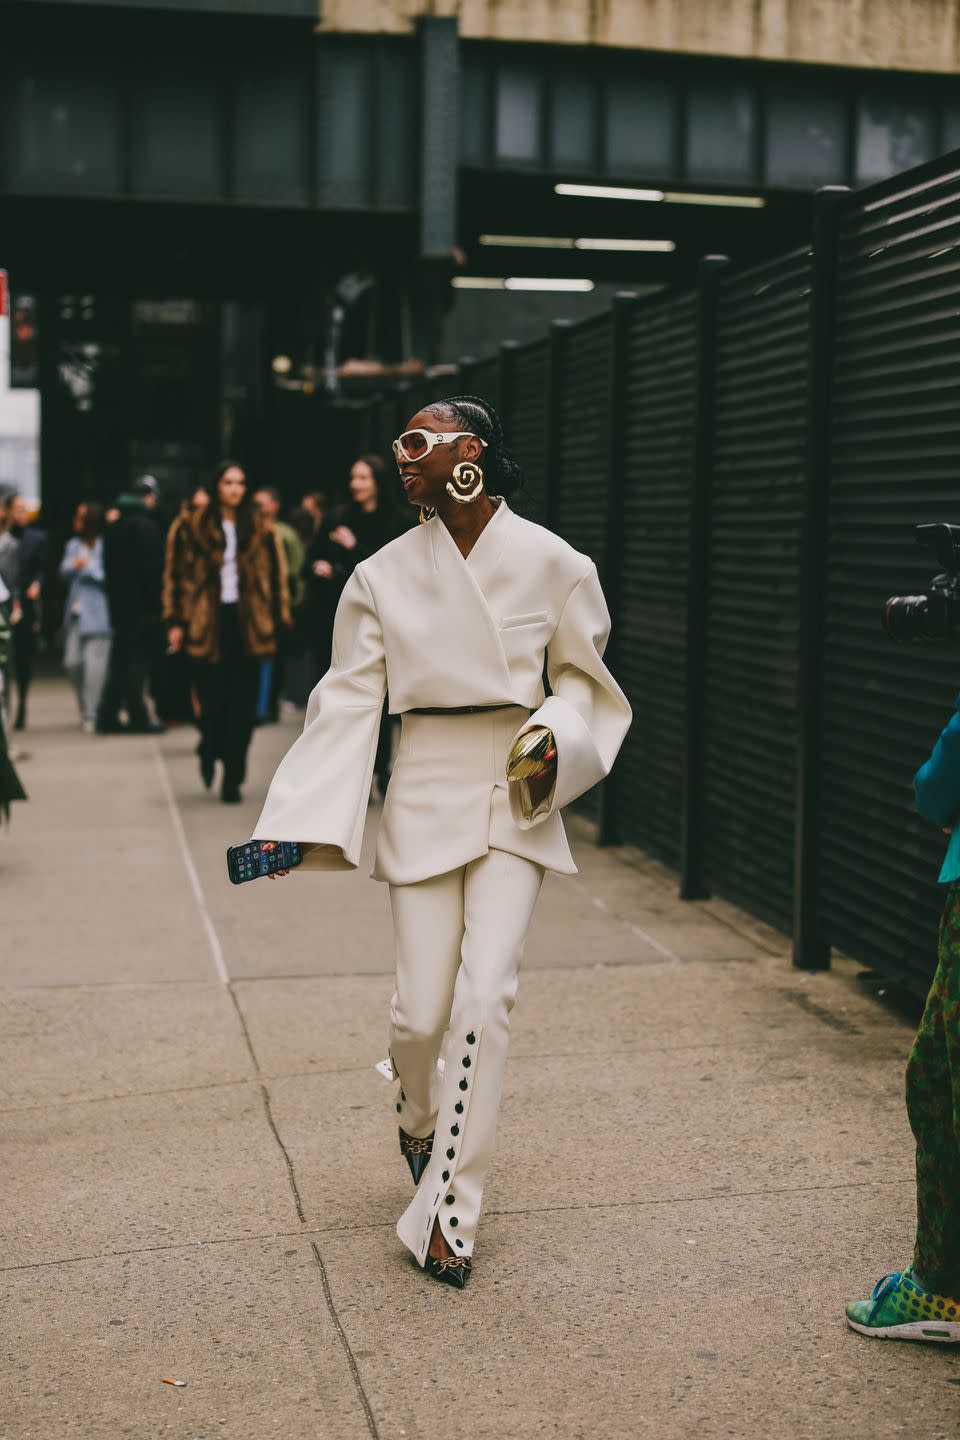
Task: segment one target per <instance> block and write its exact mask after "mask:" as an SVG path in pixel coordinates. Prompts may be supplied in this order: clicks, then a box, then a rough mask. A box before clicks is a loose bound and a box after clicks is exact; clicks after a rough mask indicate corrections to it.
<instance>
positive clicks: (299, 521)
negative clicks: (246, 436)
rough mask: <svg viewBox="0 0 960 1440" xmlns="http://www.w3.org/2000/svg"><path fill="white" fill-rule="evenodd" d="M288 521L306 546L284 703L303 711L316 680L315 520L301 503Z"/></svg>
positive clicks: (288, 657) (301, 542)
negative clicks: (311, 597) (313, 645)
mask: <svg viewBox="0 0 960 1440" xmlns="http://www.w3.org/2000/svg"><path fill="white" fill-rule="evenodd" d="M287 520H288V523H289V524H290V526H291V527H292V528H293V529H294V530H295V531H296V532H297V534H298V535H299V537H300V544H301V545H302V547H303V563H302V565H301V566H300V594H301V603H300V605H299V607H298V608H297V609H295V610H293V611H292V612H291V619H292V620H293V629H292V630H291V631H290V638H289V642H288V646H287V673H286V678H285V680H284V687H283V700H282V703H283V705H285V706H289V707H291V708H293V709H297V710H302V709H304V707H305V706H306V703H307V700H308V698H309V695H310V691H311V690H312V689H313V686H314V684H315V683H316V682H315V680H314V678H313V659H312V652H311V647H310V602H309V593H310V584H311V580H312V575H311V573H310V564H309V560H308V558H307V556H308V554H309V550H310V545H311V544H312V542H313V538H314V536H313V519H312V517H311V516H310V514H309V512H308V511H306V510H304V508H303V506H302V505H298V506H297V507H296V509H295V510H291V511H290V514H289V515H288V517H287ZM317 678H319V677H317Z"/></svg>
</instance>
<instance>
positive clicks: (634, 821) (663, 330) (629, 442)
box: [613, 295, 696, 865]
mask: <svg viewBox="0 0 960 1440" xmlns="http://www.w3.org/2000/svg"><path fill="white" fill-rule="evenodd" d="M627 368H628V395H629V404H628V406H627V410H626V413H625V414H624V415H623V416H622V417H621V418H622V423H623V424H624V425H625V426H626V428H627V435H626V446H625V455H626V461H625V468H626V473H625V475H624V485H625V501H624V514H623V529H624V539H623V545H624V556H623V581H622V598H621V609H620V617H619V626H620V631H619V673H618V676H617V678H618V680H619V681H620V683H621V685H622V686H623V688H624V690H625V691H626V693H627V695H628V697H629V699H630V703H631V704H632V706H633V710H634V719H633V726H632V728H631V730H630V733H629V735H628V736H627V739H626V742H625V743H624V746H623V749H622V751H621V753H620V758H619V760H618V762H617V772H616V774H617V780H616V786H615V787H614V790H613V803H615V805H616V807H617V819H618V824H619V828H620V831H621V833H622V835H623V838H624V839H625V840H627V841H629V842H631V843H633V844H636V845H641V846H643V847H644V848H645V849H648V850H650V851H652V852H653V853H654V854H657V855H660V856H661V857H662V858H663V859H664V860H666V861H667V862H668V863H669V864H672V865H676V864H677V862H678V859H679V853H680V821H681V796H680V779H681V765H682V739H681V737H682V735H683V729H684V690H685V684H684V663H685V655H686V583H687V548H688V530H689V518H690V494H691V485H692V479H693V426H694V414H695V404H696V394H695V390H696V301H695V298H694V297H693V296H692V295H686V296H682V297H680V298H679V299H671V300H668V301H654V302H653V303H651V304H650V305H648V306H645V307H640V308H638V309H637V311H636V313H635V315H634V317H633V324H632V327H631V335H630V344H629V351H628V367H627Z"/></svg>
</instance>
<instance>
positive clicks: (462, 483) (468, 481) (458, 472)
mask: <svg viewBox="0 0 960 1440" xmlns="http://www.w3.org/2000/svg"><path fill="white" fill-rule="evenodd" d="M482 493H483V471H482V470H481V469H480V466H479V465H475V464H474V463H473V461H472V460H461V461H460V464H459V465H454V467H453V474H452V475H451V477H450V479H449V480H448V481H447V494H448V495H449V496H450V498H451V500H456V501H457V503H458V504H459V505H472V503H473V501H474V500H479V498H480V496H481V495H482Z"/></svg>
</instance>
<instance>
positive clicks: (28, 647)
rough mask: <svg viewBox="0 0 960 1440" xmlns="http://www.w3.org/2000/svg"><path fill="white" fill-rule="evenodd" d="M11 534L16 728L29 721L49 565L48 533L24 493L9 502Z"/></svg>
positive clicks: (14, 725) (14, 726)
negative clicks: (35, 521)
mask: <svg viewBox="0 0 960 1440" xmlns="http://www.w3.org/2000/svg"><path fill="white" fill-rule="evenodd" d="M8 515H9V526H8V530H9V534H10V535H11V536H12V538H13V539H14V541H15V542H16V543H17V546H18V552H17V561H16V565H17V588H16V589H15V590H14V592H13V593H14V595H15V597H16V599H17V600H18V601H19V602H20V616H19V619H18V620H17V621H16V623H15V624H14V626H13V674H14V679H15V680H16V682H17V711H16V716H15V718H14V722H13V728H14V730H23V729H24V728H25V726H26V723H27V696H28V694H29V692H30V682H31V681H32V679H33V662H34V657H35V655H36V650H37V638H38V636H39V634H40V603H41V598H42V595H43V584H44V575H45V572H46V565H47V537H46V533H45V532H44V531H43V530H40V529H39V528H38V527H37V526H35V525H31V524H30V507H29V505H28V504H27V502H26V500H25V499H24V497H23V496H22V495H14V496H13V498H12V500H11V501H10V503H9V506H8Z"/></svg>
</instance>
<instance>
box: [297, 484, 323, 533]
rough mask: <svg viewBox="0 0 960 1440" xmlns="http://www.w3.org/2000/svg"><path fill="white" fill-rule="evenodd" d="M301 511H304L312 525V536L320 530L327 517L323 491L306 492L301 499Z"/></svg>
mask: <svg viewBox="0 0 960 1440" xmlns="http://www.w3.org/2000/svg"><path fill="white" fill-rule="evenodd" d="M299 508H300V509H301V510H306V512H307V514H308V515H309V516H310V521H311V524H312V525H313V533H314V535H316V534H317V532H318V531H319V530H320V529H321V527H322V526H323V522H324V520H325V519H326V516H327V497H326V494H325V492H324V491H323V490H308V491H307V493H306V494H305V495H304V496H303V497H302V498H301V501H300V507H299Z"/></svg>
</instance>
